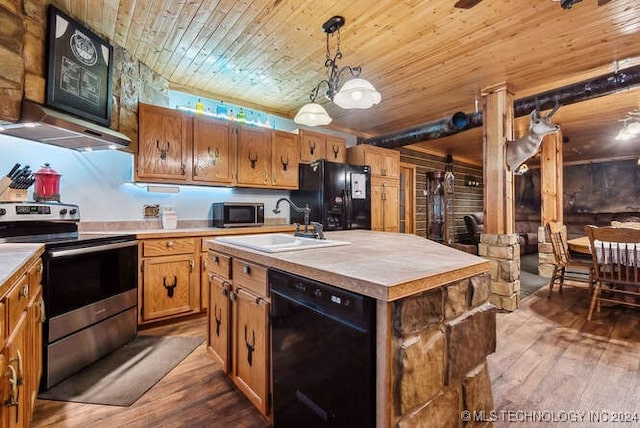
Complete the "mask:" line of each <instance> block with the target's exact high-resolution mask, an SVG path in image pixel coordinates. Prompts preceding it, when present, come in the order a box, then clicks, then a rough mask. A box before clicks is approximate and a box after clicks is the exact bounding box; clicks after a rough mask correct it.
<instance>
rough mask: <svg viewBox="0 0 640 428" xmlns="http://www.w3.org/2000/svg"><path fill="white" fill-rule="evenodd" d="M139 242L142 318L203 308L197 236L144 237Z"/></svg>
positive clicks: (186, 312) (166, 316)
mask: <svg viewBox="0 0 640 428" xmlns="http://www.w3.org/2000/svg"><path fill="white" fill-rule="evenodd" d="M140 245H141V253H142V257H141V261H140V263H141V269H140V275H141V278H140V280H139V283H140V284H141V288H140V292H139V302H138V303H139V306H140V318H139V322H140V323H141V324H144V323H146V322H150V321H156V320H159V319H166V318H172V317H175V316H182V315H187V314H191V313H196V312H200V281H199V271H198V269H197V268H196V260H198V261H199V252H198V251H197V248H196V246H195V239H194V238H167V239H145V240H143V241H141V243H140Z"/></svg>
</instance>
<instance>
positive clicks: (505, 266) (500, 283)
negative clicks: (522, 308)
mask: <svg viewBox="0 0 640 428" xmlns="http://www.w3.org/2000/svg"><path fill="white" fill-rule="evenodd" d="M519 242H520V240H519V236H518V234H517V233H508V234H503V235H499V234H492V233H484V234H482V235H481V236H480V243H479V244H478V255H479V256H481V257H484V258H485V259H488V260H489V275H490V276H491V286H490V287H489V289H490V291H491V296H490V297H489V301H490V302H491V303H493V304H494V305H495V306H496V307H498V308H500V309H504V310H506V311H513V310H515V309H517V308H518V303H519V302H520V243H519Z"/></svg>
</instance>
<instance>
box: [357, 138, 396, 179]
mask: <svg viewBox="0 0 640 428" xmlns="http://www.w3.org/2000/svg"><path fill="white" fill-rule="evenodd" d="M347 161H348V162H349V163H352V164H355V165H369V167H371V177H372V178H373V177H381V178H396V179H400V152H398V151H397V150H391V149H385V148H382V147H376V146H371V145H367V144H359V145H357V146H353V147H349V148H348V149H347Z"/></svg>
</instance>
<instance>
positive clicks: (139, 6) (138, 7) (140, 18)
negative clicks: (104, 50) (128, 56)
mask: <svg viewBox="0 0 640 428" xmlns="http://www.w3.org/2000/svg"><path fill="white" fill-rule="evenodd" d="M151 5H152V2H148V1H143V2H139V1H134V2H133V13H132V14H131V15H132V17H131V21H130V22H129V29H128V31H127V38H126V39H125V40H124V44H123V45H122V47H123V48H125V49H126V50H128V51H129V52H131V53H134V52H135V51H136V48H137V46H138V42H139V41H140V38H141V37H142V33H143V32H144V26H145V22H146V19H147V15H148V14H149V10H150V9H151Z"/></svg>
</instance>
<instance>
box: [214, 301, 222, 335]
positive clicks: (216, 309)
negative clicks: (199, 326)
mask: <svg viewBox="0 0 640 428" xmlns="http://www.w3.org/2000/svg"><path fill="white" fill-rule="evenodd" d="M213 313H214V316H215V317H216V336H218V337H220V324H222V308H219V307H218V305H217V304H216V305H214V307H213Z"/></svg>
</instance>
